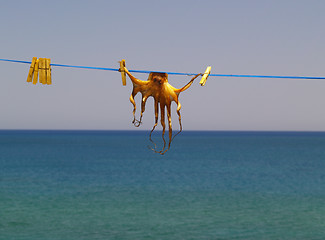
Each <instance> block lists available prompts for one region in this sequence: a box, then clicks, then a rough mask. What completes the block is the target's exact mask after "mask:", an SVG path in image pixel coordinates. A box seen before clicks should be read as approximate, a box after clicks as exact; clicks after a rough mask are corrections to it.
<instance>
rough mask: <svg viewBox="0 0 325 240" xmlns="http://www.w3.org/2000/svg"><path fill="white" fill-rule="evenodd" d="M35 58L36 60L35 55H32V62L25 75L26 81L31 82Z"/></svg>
mask: <svg viewBox="0 0 325 240" xmlns="http://www.w3.org/2000/svg"><path fill="white" fill-rule="evenodd" d="M36 60H37V57H33V60H32V64H31V65H30V68H29V73H28V76H27V82H32V78H33V73H34V68H35V63H36Z"/></svg>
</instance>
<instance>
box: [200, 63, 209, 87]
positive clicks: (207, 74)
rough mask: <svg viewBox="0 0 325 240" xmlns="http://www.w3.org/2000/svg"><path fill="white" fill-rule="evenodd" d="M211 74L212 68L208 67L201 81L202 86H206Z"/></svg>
mask: <svg viewBox="0 0 325 240" xmlns="http://www.w3.org/2000/svg"><path fill="white" fill-rule="evenodd" d="M210 72H211V66H208V67H207V69H206V70H205V72H204V74H203V76H202V79H201V81H200V84H201V86H204V85H205V83H206V81H207V79H208V77H209V75H210Z"/></svg>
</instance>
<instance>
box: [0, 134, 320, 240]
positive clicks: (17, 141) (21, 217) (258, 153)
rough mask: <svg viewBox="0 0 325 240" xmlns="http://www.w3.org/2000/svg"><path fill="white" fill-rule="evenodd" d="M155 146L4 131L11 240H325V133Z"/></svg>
mask: <svg viewBox="0 0 325 240" xmlns="http://www.w3.org/2000/svg"><path fill="white" fill-rule="evenodd" d="M148 135H149V132H148V131H63V130H62V131H61V130H60V131H57V130H38V131H36V130H2V131H0V239H1V240H29V239H30V240H36V239H39V240H83V239H85V240H86V239H132V240H136V239H140V240H141V239H172V240H178V239H259V240H260V239H262V240H263V239H272V240H273V239H284V240H285V239H295V240H299V239H303V240H309V239H325V132H236V131H233V132H227V131H183V132H182V133H181V134H179V135H178V136H177V137H176V138H175V139H174V140H173V142H172V146H171V149H170V150H169V151H168V152H167V153H166V154H165V155H160V154H157V153H155V152H153V151H152V150H151V149H150V146H151V147H152V143H151V142H150V141H149V138H148V137H149V136H148ZM153 139H154V141H155V142H156V143H157V148H160V147H161V146H162V139H161V132H158V131H157V132H156V133H155V134H154V136H153ZM148 146H149V147H148Z"/></svg>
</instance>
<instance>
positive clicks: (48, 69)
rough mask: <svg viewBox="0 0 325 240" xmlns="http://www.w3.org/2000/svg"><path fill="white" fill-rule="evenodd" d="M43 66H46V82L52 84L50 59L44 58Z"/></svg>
mask: <svg viewBox="0 0 325 240" xmlns="http://www.w3.org/2000/svg"><path fill="white" fill-rule="evenodd" d="M45 68H46V83H47V85H51V84H52V76H51V71H52V70H51V59H50V58H46V59H45Z"/></svg>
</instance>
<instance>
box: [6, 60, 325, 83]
mask: <svg viewBox="0 0 325 240" xmlns="http://www.w3.org/2000/svg"><path fill="white" fill-rule="evenodd" d="M0 61H5V62H15V63H27V64H31V63H32V62H29V61H20V60H10V59H1V58H0ZM51 66H54V67H70V68H83V69H96V70H105V71H116V72H117V71H118V70H119V69H118V68H104V67H88V66H76V65H65V64H55V63H51ZM129 72H134V73H151V72H153V71H145V70H129ZM166 73H167V74H169V75H187V76H191V75H197V73H180V72H166ZM210 76H212V77H239V78H282V79H313V80H325V77H302V76H269V75H239V74H210Z"/></svg>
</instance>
